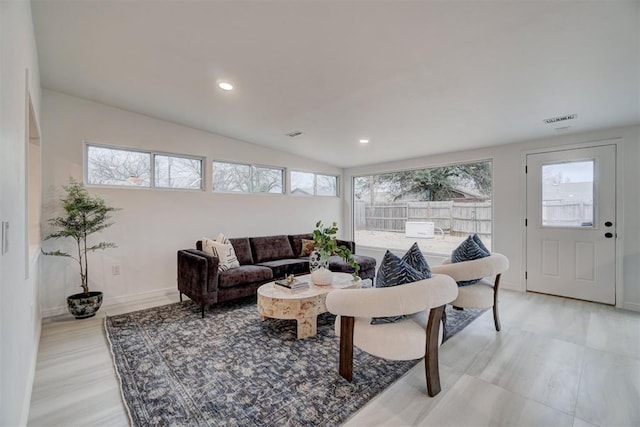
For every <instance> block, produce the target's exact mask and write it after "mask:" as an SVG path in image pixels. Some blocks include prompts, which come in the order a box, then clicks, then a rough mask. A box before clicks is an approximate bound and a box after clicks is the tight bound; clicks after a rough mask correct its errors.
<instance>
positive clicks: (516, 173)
mask: <svg viewBox="0 0 640 427" xmlns="http://www.w3.org/2000/svg"><path fill="white" fill-rule="evenodd" d="M605 140H606V141H614V140H615V141H617V142H619V146H620V147H621V148H622V151H621V153H620V155H619V161H620V162H619V163H618V172H619V173H621V180H620V181H619V183H620V184H621V186H620V187H621V188H618V196H619V200H620V202H621V205H622V214H621V215H619V219H620V220H622V224H618V225H619V227H618V236H619V241H620V242H621V246H622V249H623V254H622V255H620V256H621V257H622V263H623V268H622V273H623V286H622V288H623V289H622V290H623V295H622V298H620V295H619V294H618V295H617V299H618V303H617V305H618V306H622V307H625V308H628V309H633V310H639V311H640V194H639V193H640V191H639V187H640V168H639V167H638V165H640V127H639V126H633V127H625V128H617V129H608V130H602V131H597V132H589V133H584V134H575V135H564V136H557V137H552V138H547V139H541V140H535V141H528V142H522V143H516V144H509V145H500V146H494V147H489V148H484V149H478V150H469V151H461V152H455V153H446V154H440V155H435V156H428V157H421V158H416V159H410V160H405V161H398V162H389V163H384V164H377V165H370V166H366V167H358V168H350V169H346V170H345V190H346V191H345V195H346V197H345V207H346V208H345V210H344V215H345V216H344V218H343V223H344V224H345V225H346V226H348V228H349V230H348V231H349V233H351V227H352V220H351V217H352V202H351V200H352V188H351V185H352V181H353V179H352V178H353V177H354V176H361V175H367V174H375V173H381V172H389V171H394V170H403V169H413V168H420V167H428V166H438V165H446V164H452V163H459V162H469V161H475V160H484V159H491V160H493V202H494V205H493V206H494V208H493V209H494V220H493V239H492V246H493V250H495V251H496V252H501V253H503V254H505V255H506V256H507V257H509V260H510V263H511V267H510V269H509V271H508V272H507V273H506V274H505V275H504V276H503V282H502V283H503V285H504V287H506V288H511V289H517V290H523V291H524V290H525V282H524V263H525V260H524V257H523V254H524V249H523V248H524V217H525V214H524V208H525V200H524V196H525V191H524V183H525V178H524V153H525V152H527V151H529V150H536V149H540V148H548V147H558V146H565V145H572V144H581V143H589V142H593V141H605ZM620 225H621V227H620Z"/></svg>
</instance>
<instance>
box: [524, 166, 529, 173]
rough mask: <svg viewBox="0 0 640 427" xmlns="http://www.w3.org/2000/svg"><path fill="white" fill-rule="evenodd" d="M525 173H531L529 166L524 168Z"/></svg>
mask: <svg viewBox="0 0 640 427" xmlns="http://www.w3.org/2000/svg"><path fill="white" fill-rule="evenodd" d="M524 173H529V167H528V166H527V165H525V166H524Z"/></svg>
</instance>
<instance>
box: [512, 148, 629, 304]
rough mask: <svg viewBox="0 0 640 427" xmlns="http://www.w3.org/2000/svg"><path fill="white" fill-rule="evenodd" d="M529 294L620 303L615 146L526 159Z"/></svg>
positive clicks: (527, 275) (549, 153)
mask: <svg viewBox="0 0 640 427" xmlns="http://www.w3.org/2000/svg"><path fill="white" fill-rule="evenodd" d="M526 172H527V180H526V181H527V219H526V222H525V224H526V229H527V255H526V262H527V267H526V283H527V290H528V291H534V292H542V293H546V294H552V295H560V296H565V297H571V298H577V299H582V300H587V301H595V302H602V303H606V304H615V302H616V292H615V291H616V267H615V264H616V263H615V259H616V244H615V240H616V146H615V145H603V146H598V147H589V148H578V149H568V150H560V151H551V152H545V153H538V154H529V155H527V169H526Z"/></svg>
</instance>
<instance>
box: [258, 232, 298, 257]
mask: <svg viewBox="0 0 640 427" xmlns="http://www.w3.org/2000/svg"><path fill="white" fill-rule="evenodd" d="M249 242H250V243H251V252H252V253H253V260H254V262H255V263H260V262H265V261H272V260H276V259H283V258H295V255H294V254H293V249H291V243H289V239H288V238H287V236H285V235H282V236H265V237H250V238H249Z"/></svg>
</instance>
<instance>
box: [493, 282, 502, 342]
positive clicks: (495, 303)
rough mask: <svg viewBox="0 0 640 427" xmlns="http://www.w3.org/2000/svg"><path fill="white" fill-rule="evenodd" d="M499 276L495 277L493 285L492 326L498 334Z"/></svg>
mask: <svg viewBox="0 0 640 427" xmlns="http://www.w3.org/2000/svg"><path fill="white" fill-rule="evenodd" d="M500 276H501V274H498V275H497V276H496V281H495V282H494V283H493V324H494V325H495V326H496V331H498V332H500V315H499V314H498V287H499V286H500Z"/></svg>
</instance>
